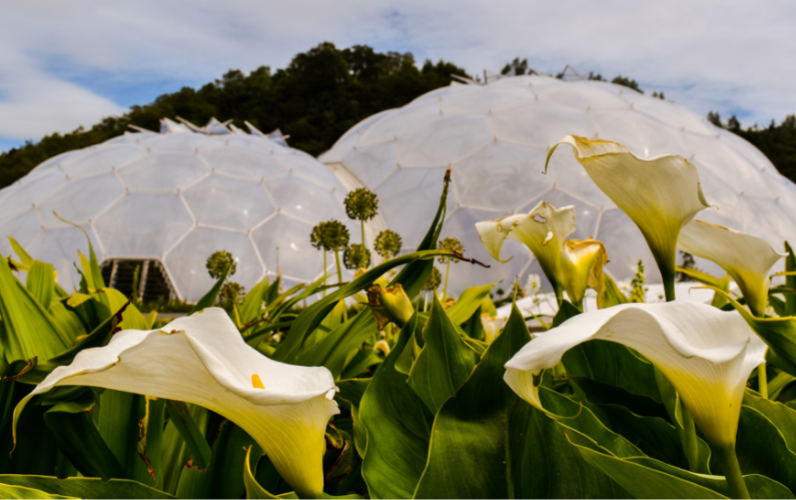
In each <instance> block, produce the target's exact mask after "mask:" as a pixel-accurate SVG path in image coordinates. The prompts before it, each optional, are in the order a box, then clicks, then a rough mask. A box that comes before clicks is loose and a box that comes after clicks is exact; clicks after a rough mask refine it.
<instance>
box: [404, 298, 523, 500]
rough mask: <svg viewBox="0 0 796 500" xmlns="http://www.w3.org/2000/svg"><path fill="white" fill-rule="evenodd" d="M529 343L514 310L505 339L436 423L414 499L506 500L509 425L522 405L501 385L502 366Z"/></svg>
mask: <svg viewBox="0 0 796 500" xmlns="http://www.w3.org/2000/svg"><path fill="white" fill-rule="evenodd" d="M433 314H434V313H433V311H432V316H433ZM433 321H434V320H433V318H432V320H431V322H433ZM530 340H531V336H530V333H529V332H528V327H527V326H526V325H525V320H524V319H523V318H522V314H521V313H520V312H519V310H518V309H517V306H516V304H515V305H514V307H513V308H512V311H511V315H510V317H509V320H508V322H507V323H506V326H505V328H504V330H503V333H502V334H501V335H500V336H499V337H498V338H497V339H496V340H495V341H494V342H493V343H492V345H490V347H489V348H488V349H487V351H486V353H485V354H484V356H483V358H482V359H481V362H480V363H479V364H478V365H477V366H476V367H475V370H474V371H473V374H472V376H470V378H469V379H468V380H467V382H466V383H465V384H464V385H463V386H462V388H461V389H459V391H458V392H457V393H456V397H455V398H451V399H448V400H447V401H446V402H445V404H443V405H442V408H441V409H440V411H439V414H438V415H437V417H436V419H435V420H434V427H433V428H432V431H431V436H432V437H431V446H430V449H429V458H428V464H427V465H426V469H425V471H424V472H423V477H422V478H421V480H420V484H418V486H417V490H416V491H415V496H416V497H419V498H445V497H447V498H479V497H480V498H510V496H511V495H510V493H511V491H510V486H509V472H508V469H507V467H506V462H507V460H508V456H509V446H510V441H509V439H510V436H509V434H508V432H507V427H508V424H507V422H508V418H509V414H510V413H511V411H512V410H513V408H514V406H515V405H517V404H525V403H524V402H523V401H521V400H520V399H519V397H517V396H516V395H515V394H514V392H513V391H512V390H511V389H510V388H509V387H508V385H506V384H505V383H504V382H503V374H504V373H505V368H503V365H504V364H506V362H507V361H508V360H509V359H511V357H512V356H513V355H514V354H516V353H517V352H518V351H519V350H520V349H521V348H522V346H524V345H525V344H527V343H528V342H529V341H530ZM427 345H428V344H427Z"/></svg>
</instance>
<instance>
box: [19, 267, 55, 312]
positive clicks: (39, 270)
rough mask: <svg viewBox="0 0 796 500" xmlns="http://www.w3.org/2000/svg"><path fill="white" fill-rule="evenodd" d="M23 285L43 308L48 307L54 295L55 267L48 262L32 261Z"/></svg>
mask: <svg viewBox="0 0 796 500" xmlns="http://www.w3.org/2000/svg"><path fill="white" fill-rule="evenodd" d="M25 286H26V287H27V289H28V291H29V292H30V294H31V295H33V298H35V299H36V300H37V301H38V303H39V304H41V306H42V307H43V308H44V309H49V308H50V302H52V301H53V298H54V297H55V269H53V266H51V265H50V264H45V263H44V262H41V261H38V260H36V261H34V262H33V264H32V265H31V266H30V269H29V270H28V275H27V277H26V278H25Z"/></svg>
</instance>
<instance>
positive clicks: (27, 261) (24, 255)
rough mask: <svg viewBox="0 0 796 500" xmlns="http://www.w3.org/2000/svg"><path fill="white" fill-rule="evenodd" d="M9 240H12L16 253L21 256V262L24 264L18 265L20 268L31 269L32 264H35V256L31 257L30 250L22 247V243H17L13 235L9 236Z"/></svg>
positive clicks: (22, 269) (23, 269) (12, 246)
mask: <svg viewBox="0 0 796 500" xmlns="http://www.w3.org/2000/svg"><path fill="white" fill-rule="evenodd" d="M8 241H10V242H11V248H13V249H14V253H16V254H17V257H19V260H20V263H21V264H22V265H21V266H17V267H19V268H20V269H19V270H20V271H27V270H28V269H30V266H32V265H33V257H31V256H30V254H28V252H26V251H25V249H24V248H22V245H20V244H19V243H17V240H15V239H14V238H12V237H11V236H9V237H8Z"/></svg>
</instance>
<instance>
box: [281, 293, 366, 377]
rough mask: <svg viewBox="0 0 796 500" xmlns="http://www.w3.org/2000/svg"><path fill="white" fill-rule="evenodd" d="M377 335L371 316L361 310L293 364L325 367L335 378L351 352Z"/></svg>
mask: <svg viewBox="0 0 796 500" xmlns="http://www.w3.org/2000/svg"><path fill="white" fill-rule="evenodd" d="M291 333H292V332H291ZM377 333H378V330H377V329H376V320H375V319H374V317H373V314H371V312H370V310H368V309H367V308H365V309H362V310H361V311H360V312H359V313H357V315H356V316H355V317H354V318H352V319H350V320H349V321H347V322H345V323H343V324H341V325H340V326H338V327H337V328H335V329H334V330H333V331H332V332H331V333H330V334H329V335H328V336H327V337H325V338H324V339H323V340H321V341H320V342H318V343H317V344H315V345H313V346H312V347H310V348H308V349H307V350H306V351H304V352H302V353H301V354H299V356H298V358H297V359H296V360H295V362H294V363H293V364H296V365H300V366H325V367H326V368H328V369H329V371H331V372H332V375H333V376H334V377H335V378H337V377H338V376H339V375H340V374H341V373H342V372H343V369H344V368H345V365H346V361H347V360H348V359H350V355H351V354H352V351H354V350H355V349H357V348H358V347H359V346H360V345H361V344H362V342H364V341H365V340H367V339H369V338H371V337H373V336H374V335H376V334H377ZM289 336H290V334H288V337H289Z"/></svg>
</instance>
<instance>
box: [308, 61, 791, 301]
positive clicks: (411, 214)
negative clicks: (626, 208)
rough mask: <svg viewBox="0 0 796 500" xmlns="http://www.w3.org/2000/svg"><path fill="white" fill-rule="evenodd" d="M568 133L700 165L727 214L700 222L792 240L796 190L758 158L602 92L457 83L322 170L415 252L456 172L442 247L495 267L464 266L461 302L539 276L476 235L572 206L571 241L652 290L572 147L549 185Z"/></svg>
mask: <svg viewBox="0 0 796 500" xmlns="http://www.w3.org/2000/svg"><path fill="white" fill-rule="evenodd" d="M566 134H572V135H580V136H584V137H589V138H599V139H605V140H610V141H615V142H618V143H620V144H623V145H624V146H626V147H627V148H628V149H630V150H631V151H633V152H634V153H635V154H637V155H639V156H641V157H648V158H650V157H654V156H657V155H662V154H669V153H676V154H680V155H683V156H684V157H686V158H687V159H689V160H690V161H691V162H693V163H694V164H695V165H697V167H698V169H699V174H700V178H701V183H702V187H703V190H704V192H705V195H706V197H707V199H708V201H710V202H711V203H715V204H716V205H717V207H718V208H711V209H708V210H704V211H702V212H700V213H699V214H698V215H697V218H700V219H703V220H707V221H710V222H715V223H718V224H722V225H726V226H729V227H732V228H734V229H738V230H742V231H745V232H748V233H751V234H754V235H756V236H759V237H762V238H764V239H765V240H767V241H769V242H770V243H771V244H772V245H774V246H775V248H781V245H782V241H783V240H785V239H790V240H791V241H794V240H796V186H794V184H793V183H791V182H790V181H789V180H787V179H786V178H784V177H783V176H781V175H780V174H779V173H778V172H777V170H776V168H775V167H774V166H773V165H772V164H771V162H770V161H769V160H768V159H767V158H766V157H765V156H764V155H763V154H762V153H760V151H758V150H757V149H756V148H755V147H754V146H752V145H751V144H749V143H748V142H746V141H745V140H743V139H741V138H739V137H738V136H736V135H734V134H732V133H730V132H727V131H725V130H722V129H720V128H717V127H715V126H713V125H712V124H710V123H709V122H707V121H706V120H704V119H702V118H700V117H699V116H697V115H696V114H694V113H693V112H691V111H689V110H687V109H685V108H683V107H681V106H678V105H676V104H674V103H672V102H669V101H665V100H662V99H658V98H654V97H649V96H645V95H642V94H641V93H639V92H636V91H634V90H632V89H629V88H626V87H622V86H619V85H614V84H610V83H607V82H600V81H587V80H580V81H563V80H559V79H556V78H552V77H548V76H542V75H534V76H517V77H508V78H503V79H500V80H497V81H494V82H490V83H488V84H486V85H479V84H470V85H462V84H456V83H454V84H452V85H451V86H449V87H445V88H442V89H438V90H435V91H432V92H429V93H427V94H425V95H423V96H421V97H419V98H417V99H415V100H414V101H412V102H411V103H409V104H407V105H406V106H404V107H402V108H399V109H394V110H389V111H385V112H382V113H380V114H377V115H374V116H372V117H370V118H368V119H366V120H364V121H362V122H360V123H359V124H358V125H356V126H354V127H353V128H352V129H351V130H349V131H348V132H347V133H346V134H345V135H344V136H343V137H341V138H340V140H338V141H337V143H336V144H335V145H334V147H333V148H332V149H331V150H329V151H328V152H326V153H324V154H323V155H322V156H321V157H320V158H319V159H320V160H321V161H322V162H324V163H326V164H327V165H329V166H331V167H332V168H333V169H334V170H335V172H336V173H337V175H338V177H339V178H340V179H341V181H343V183H344V184H346V186H347V187H348V188H349V189H351V188H353V187H355V186H358V185H363V186H366V187H368V188H370V189H372V190H373V191H375V192H376V193H377V194H378V195H379V198H380V206H381V215H382V217H383V223H384V224H386V225H387V226H388V227H390V228H391V229H393V230H396V231H398V232H399V233H400V234H401V235H402V236H403V237H404V242H405V245H406V246H407V249H410V248H412V247H414V246H416V245H417V244H418V243H419V242H420V241H421V239H422V236H423V234H424V232H425V230H426V229H427V221H428V220H429V218H430V216H431V215H432V214H433V213H434V210H435V208H436V207H437V205H438V203H439V194H440V190H441V187H442V179H443V176H444V173H445V170H446V169H448V168H451V169H452V178H453V183H452V184H453V188H452V192H451V194H450V197H449V199H448V211H447V217H446V221H445V226H444V229H443V236H455V237H457V238H459V239H460V240H461V241H462V242H463V244H464V247H465V249H466V254H468V255H470V256H472V257H475V258H477V259H480V260H482V261H483V262H489V263H491V264H493V265H492V268H491V269H483V268H479V267H475V266H470V265H468V264H458V265H457V266H455V268H454V269H453V270H452V272H451V286H452V289H453V290H455V291H460V290H462V289H463V288H464V287H466V286H471V285H473V284H476V283H485V282H488V281H497V280H499V279H502V280H504V284H508V282H510V281H512V280H513V279H514V276H515V275H520V279H521V280H522V281H521V283H524V279H525V276H526V275H527V274H528V273H531V272H534V273H537V274H539V275H543V273H542V272H541V269H540V268H539V266H538V264H537V263H535V262H533V259H532V255H531V253H530V252H529V251H528V250H527V249H526V248H525V247H523V246H522V245H520V244H519V243H516V242H514V241H507V244H509V245H511V246H508V245H506V246H504V250H503V254H502V255H503V256H504V257H506V256H509V255H514V258H513V259H512V260H511V261H510V262H509V263H508V264H503V265H500V264H498V263H496V262H495V261H494V259H492V258H491V257H490V256H489V255H488V254H487V252H486V251H485V250H484V248H483V246H482V245H481V243H480V241H479V239H478V235H477V233H476V231H475V227H474V224H475V223H476V222H478V221H481V220H488V219H497V218H500V217H504V216H507V215H511V214H515V213H522V212H528V211H529V210H530V209H531V208H533V207H534V206H535V205H536V204H538V203H539V202H540V201H542V200H545V201H547V202H548V203H551V204H553V205H555V206H558V207H560V206H565V205H574V206H575V208H576V210H577V230H576V232H575V234H573V235H572V236H571V238H581V239H582V238H586V237H589V236H593V237H595V238H596V239H599V240H600V241H602V242H603V243H604V244H605V246H606V249H607V251H608V256H609V259H611V262H610V263H609V264H608V266H607V268H606V269H607V271H608V272H609V274H611V275H612V276H613V277H614V278H615V279H627V278H630V277H632V275H633V273H634V264H635V263H636V262H638V260H639V259H642V260H643V261H644V263H645V264H646V266H645V267H646V270H647V280H648V281H650V282H656V281H660V275H659V273H658V271H657V268H656V267H655V264H654V259H653V257H652V255H651V253H650V252H649V249H648V248H647V245H646V243H645V241H644V239H643V237H642V235H641V233H640V232H639V230H638V228H636V226H635V225H634V224H633V223H632V221H630V219H629V218H628V217H627V216H626V215H625V214H624V213H623V212H622V211H621V210H619V209H617V208H616V207H615V206H614V204H613V203H612V202H611V200H610V199H608V197H606V196H605V195H604V194H603V193H602V192H601V191H600V190H599V189H598V188H597V187H596V186H595V185H594V184H593V183H592V181H591V179H590V178H589V177H588V176H587V175H586V173H585V171H584V170H583V168H582V167H581V166H580V165H579V164H578V163H577V161H576V160H575V159H574V156H573V154H572V152H571V150H570V148H559V150H557V151H556V153H555V154H554V155H553V156H552V159H551V162H550V167H549V171H548V173H547V175H543V174H542V170H543V167H544V161H545V157H546V155H547V153H548V151H549V150H550V148H551V146H553V145H554V144H555V143H556V142H557V141H558V140H559V139H560V138H561V137H563V136H564V135H566ZM699 264H700V266H701V267H703V268H706V269H708V270H717V269H718V268H716V267H711V264H710V263H704V262H699Z"/></svg>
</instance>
